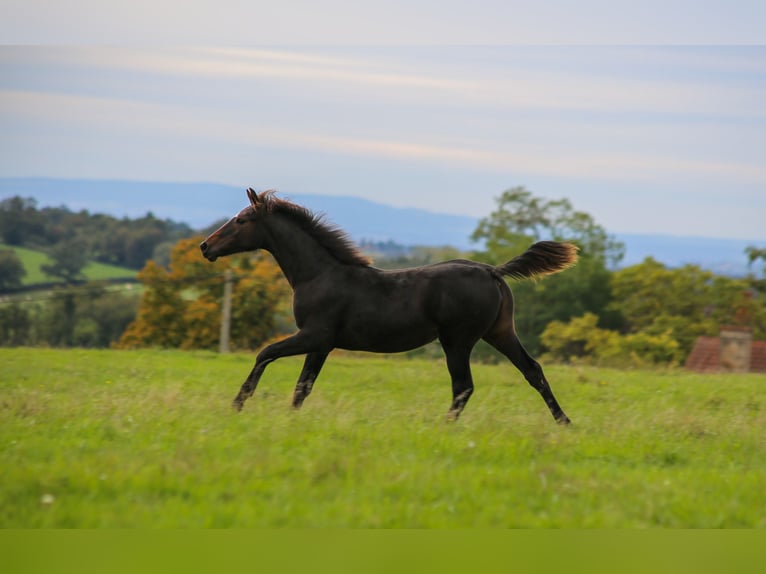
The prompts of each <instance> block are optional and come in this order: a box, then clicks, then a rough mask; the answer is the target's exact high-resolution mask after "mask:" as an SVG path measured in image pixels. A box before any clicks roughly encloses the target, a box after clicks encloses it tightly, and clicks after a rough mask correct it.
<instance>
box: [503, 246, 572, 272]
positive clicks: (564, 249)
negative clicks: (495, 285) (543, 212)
mask: <svg viewBox="0 0 766 574" xmlns="http://www.w3.org/2000/svg"><path fill="white" fill-rule="evenodd" d="M575 263H577V246H576V245H574V244H573V243H561V242H559V241H538V242H537V243H535V244H534V245H532V246H531V247H530V248H529V249H527V250H526V251H525V252H524V253H522V254H521V255H518V256H517V257H514V258H513V259H511V260H510V261H509V262H508V263H504V264H502V265H498V266H497V267H495V269H496V270H497V271H498V272H499V273H500V274H501V275H507V276H508V277H511V278H512V279H530V278H533V277H540V276H542V275H550V274H551V273H558V272H559V271H563V270H564V269H567V268H569V267H571V266H572V265H574V264H575Z"/></svg>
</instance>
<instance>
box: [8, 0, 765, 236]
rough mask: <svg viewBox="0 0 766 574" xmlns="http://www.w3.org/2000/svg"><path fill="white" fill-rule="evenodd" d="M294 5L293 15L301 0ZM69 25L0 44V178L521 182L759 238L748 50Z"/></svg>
mask: <svg viewBox="0 0 766 574" xmlns="http://www.w3.org/2000/svg"><path fill="white" fill-rule="evenodd" d="M4 3H5V4H8V2H4ZM33 3H34V2H33ZM11 4H13V2H11ZM70 4H71V2H70ZM80 4H89V6H90V8H91V9H93V10H96V9H97V6H98V5H99V3H92V2H91V3H88V2H86V1H85V0H83V1H82V2H80ZM297 4H299V5H300V6H298V8H299V9H301V10H303V12H301V11H300V10H298V12H295V14H300V15H301V17H300V18H299V22H303V23H304V24H303V26H304V27H306V26H307V25H306V21H307V20H306V18H308V20H309V21H310V20H311V18H310V16H311V9H310V6H311V5H312V4H311V3H297ZM331 4H332V3H331ZM448 4H449V2H448ZM454 4H455V6H456V7H457V6H458V4H460V5H462V4H461V3H454ZM492 4H494V3H492ZM698 4H699V3H698ZM702 4H703V5H704V4H705V3H704V2H703V3H702ZM132 5H134V7H135V6H136V3H133V4H132ZM142 5H143V4H142V3H141V2H138V4H137V6H138V8H135V9H136V10H138V11H139V12H140V10H141V9H142V8H141V6H142ZM391 6H392V8H391V11H390V12H388V13H387V14H389V15H388V16H385V15H383V13H381V18H383V19H386V18H389V19H390V18H391V16H390V14H392V13H396V11H397V10H400V11H401V9H402V6H400V5H399V4H398V3H393V4H392V5H391ZM497 6H498V7H499V6H500V4H498V5H497ZM498 9H499V8H498ZM147 10H148V8H147ZM133 13H134V12H132V11H131V12H130V14H133ZM460 13H461V12H460V11H459V10H458V11H457V12H456V13H452V16H451V18H452V19H454V18H455V17H456V16H459V14H460ZM130 14H128V15H126V17H128V16H130ZM424 14H425V12H424ZM53 16H55V14H53ZM638 16H641V14H639V15H638ZM51 17H52V16H51V15H50V14H49V15H48V17H47V18H48V20H46V22H47V21H50V19H51ZM271 17H272V19H273V18H274V16H273V14H272V16H271ZM347 17H351V18H353V17H355V13H351V16H348V15H347ZM358 17H361V16H358ZM128 19H129V18H128ZM466 19H467V20H466V21H467V23H468V24H470V25H469V26H467V27H466V30H468V32H469V33H474V32H475V30H480V29H481V28H480V26H479V24H478V22H474V21H473V20H471V19H470V17H468V16H467V15H466ZM450 22H451V20H450ZM450 22H448V23H447V24H448V25H453V24H454V26H455V27H457V26H458V22H454V23H452V24H450ZM490 22H491V23H488V24H487V25H486V27H485V28H484V29H485V30H487V31H488V34H489V35H488V38H490V40H491V38H492V33H494V34H497V32H498V24H497V23H496V22H494V21H490ZM30 23H32V24H34V23H35V22H33V21H32V20H30V18H29V17H27V19H26V20H24V19H23V18H22V19H20V20H19V26H21V27H22V28H23V26H24V25H31V24H30ZM36 23H37V24H38V25H41V26H42V25H43V24H44V23H43V21H42V20H41V21H40V22H36ZM698 25H699V26H702V24H698ZM709 25H710V27H711V29H712V23H710V24H709ZM749 25H750V24H749V23H745V24H743V26H745V29H744V32H743V33H745V32H747V30H749V28H747V26H749ZM558 26H560V25H558V24H557V27H558ZM306 29H307V30H308V29H309V28H306ZM440 30H442V31H443V29H441V28H440ZM10 32H12V30H10V29H9V28H8V27H6V30H4V31H3V33H4V34H5V37H6V38H10V39H11V40H12V41H16V38H15V37H14V36H13V34H11V33H10ZM463 32H464V33H465V30H464V31H463ZM83 33H84V34H85V36H84V38H85V39H84V41H83V45H81V46H78V47H62V46H58V45H42V46H36V47H28V46H3V47H0V176H1V177H18V176H46V177H67V178H110V179H138V180H157V181H181V182H194V181H208V182H218V183H226V184H233V185H236V186H239V187H242V188H245V187H247V186H253V187H255V188H258V189H266V188H276V189H278V190H280V191H283V192H285V193H287V194H289V193H316V194H333V195H354V196H359V197H365V198H368V199H373V200H376V201H381V202H384V203H387V204H391V205H395V206H411V207H422V208H428V209H432V210H435V211H442V212H448V213H464V214H469V215H474V216H483V215H486V214H488V213H489V212H490V211H491V210H492V209H493V207H494V198H495V197H496V196H497V195H498V194H499V193H500V192H502V191H503V190H504V189H506V188H509V187H513V186H517V185H524V186H526V187H527V188H528V189H530V190H531V191H532V192H533V193H535V194H536V195H540V196H544V197H548V198H551V199H555V198H560V197H568V198H570V199H571V201H572V202H573V204H574V205H575V207H576V208H577V209H580V210H583V211H587V212H589V213H591V214H592V215H594V217H595V218H596V220H597V221H598V222H599V223H601V224H603V225H605V226H606V227H607V228H608V229H609V230H610V231H612V232H641V233H670V234H676V235H701V236H712V237H730V238H740V239H750V240H760V241H763V240H766V225H764V221H766V105H764V102H766V47H764V46H740V47H731V46H720V45H717V46H716V45H709V46H704V47H674V46H666V47H652V46H649V47H647V46H622V47H610V46H566V47H564V46H550V45H549V46H541V45H536V46H519V45H502V44H501V43H499V42H497V43H495V44H492V43H490V44H489V45H472V46H467V45H463V46H455V45H453V46H449V45H448V44H449V42H448V41H444V40H443V41H442V42H436V43H434V45H422V44H421V45H418V44H417V43H414V42H412V43H410V44H408V45H407V46H401V45H399V46H397V45H386V43H385V42H379V45H378V46H376V47H370V46H364V45H362V44H363V42H361V41H360V42H359V43H358V44H357V45H345V46H343V47H338V46H331V45H328V44H326V43H325V44H323V45H314V46H311V47H306V46H305V45H301V44H299V43H297V42H295V43H293V44H292V45H287V44H285V43H284V42H280V41H278V40H277V39H276V38H274V39H272V40H271V41H270V42H269V41H268V38H267V41H266V42H265V43H263V44H261V45H252V44H250V45H245V44H246V43H244V42H243V43H241V44H240V47H224V46H225V45H226V43H225V42H219V45H217V46H216V45H214V44H212V45H205V46H202V45H200V44H194V43H191V44H188V43H187V46H189V47H183V48H181V47H177V46H175V45H171V46H168V45H167V44H164V45H163V44H161V43H158V42H148V43H147V45H144V46H141V45H138V46H137V47H117V46H103V45H99V46H93V45H89V42H94V41H98V38H95V37H88V36H87V32H83ZM307 33H308V32H307ZM91 34H93V32H91ZM48 39H49V40H51V41H52V42H56V41H58V37H57V36H55V35H54V36H53V37H50V38H48ZM169 40H170V42H171V43H175V42H176V41H183V38H175V37H171V38H169ZM724 40H725V39H724ZM17 41H19V42H25V39H24V38H23V37H20V38H19V39H18V40H17ZM62 41H64V40H62ZM187 42H188V41H187ZM233 43H236V42H233ZM228 45H231V44H228Z"/></svg>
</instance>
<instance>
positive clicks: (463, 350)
mask: <svg viewBox="0 0 766 574" xmlns="http://www.w3.org/2000/svg"><path fill="white" fill-rule="evenodd" d="M441 343H442V347H443V348H444V354H445V355H447V369H448V370H449V374H450V377H451V378H452V405H451V406H450V409H449V412H448V413H447V418H448V419H450V420H453V421H454V420H457V418H458V417H459V416H460V413H461V412H463V409H464V408H465V405H466V403H467V402H468V399H470V398H471V395H472V394H473V377H472V376H471V364H470V359H471V349H472V348H473V346H472V345H471V346H467V347H466V346H463V345H460V346H455V345H450V344H449V343H445V341H444V339H442V340H441Z"/></svg>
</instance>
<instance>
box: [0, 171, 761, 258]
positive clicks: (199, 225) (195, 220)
mask: <svg viewBox="0 0 766 574" xmlns="http://www.w3.org/2000/svg"><path fill="white" fill-rule="evenodd" d="M12 181H17V182H26V183H27V184H28V183H31V182H40V181H48V182H52V183H53V182H61V181H65V182H68V183H78V182H88V183H91V184H98V183H104V184H110V183H111V184H119V185H138V186H153V185H161V186H178V187H183V186H213V187H223V188H230V189H231V191H232V192H235V193H234V195H235V196H237V197H238V196H239V195H244V190H245V188H243V189H242V190H240V189H239V188H238V187H236V186H233V185H229V184H223V183H220V182H213V181H193V182H179V181H148V180H146V181H145V180H129V179H101V178H96V179H87V178H55V177H1V176H0V194H2V193H3V190H4V188H6V186H7V185H8V182H12ZM265 189H266V188H263V189H261V188H256V191H264V190H265ZM275 191H276V193H277V195H278V196H280V197H282V198H284V199H288V200H290V198H291V195H290V194H286V193H282V192H281V191H279V190H275ZM503 191H504V190H503ZM500 193H502V192H498V195H500ZM14 195H20V196H21V197H23V198H25V199H26V198H32V199H34V200H35V202H36V203H37V207H38V208H45V207H51V208H58V207H63V208H66V209H68V210H70V211H72V212H77V211H80V210H83V209H84V210H86V211H88V212H89V213H90V214H91V215H97V214H103V215H111V216H114V217H128V218H131V219H132V218H136V217H143V216H144V215H147V214H149V213H152V215H154V216H155V217H158V218H160V219H169V220H172V221H173V222H175V223H183V224H186V225H189V226H190V227H192V229H195V230H200V229H203V228H205V227H208V226H209V225H211V224H212V223H215V222H216V221H219V220H221V219H224V218H228V217H231V216H233V215H234V214H235V212H236V211H237V210H238V209H239V208H241V207H246V201H244V200H243V201H241V202H240V203H241V206H239V208H237V207H234V208H232V209H230V210H229V211H226V212H225V213H224V211H221V215H220V216H219V217H215V216H214V217H213V218H212V219H209V218H206V219H204V220H202V219H200V218H199V217H192V218H191V220H185V219H184V217H183V216H178V215H173V214H172V213H170V212H168V211H164V210H163V209H161V208H162V206H160V211H159V212H155V210H154V209H152V207H151V206H150V207H149V208H147V209H146V210H141V209H133V210H129V211H122V212H120V211H119V210H118V208H115V209H112V210H109V209H104V208H103V207H102V208H99V207H88V205H89V203H87V202H84V201H83V200H82V199H77V200H75V201H74V202H71V201H70V202H69V203H67V202H64V201H57V200H53V199H47V197H48V194H47V193H43V196H44V197H45V198H46V199H43V200H42V201H41V199H40V198H39V197H35V196H34V194H32V195H30V194H28V193H27V194H24V193H20V194H19V193H10V194H8V193H7V192H5V193H4V194H3V195H0V200H4V199H7V198H10V197H13V196H14ZM292 196H295V197H299V198H301V199H304V198H309V197H314V198H317V199H319V200H322V199H349V200H362V201H367V202H370V203H371V204H374V205H380V206H381V207H386V208H390V209H396V210H413V211H416V212H425V213H428V214H433V215H438V216H457V217H464V218H470V219H474V220H475V221H476V222H478V221H479V219H481V218H482V217H486V216H488V215H489V213H487V214H486V215H484V216H471V215H466V214H460V213H449V212H445V211H440V210H439V209H436V208H429V207H425V208H420V207H399V206H396V205H391V204H389V203H386V202H385V200H382V199H368V198H366V197H362V196H358V195H328V194H320V193H297V194H292ZM546 199H549V198H546ZM574 207H575V209H577V206H574ZM155 208H156V206H155ZM204 209H207V208H204ZM316 213H320V214H323V215H325V216H326V217H327V218H328V219H329V220H330V221H332V212H327V211H324V210H322V209H318V210H316ZM596 223H597V224H600V223H599V222H596ZM604 229H605V231H606V232H607V233H609V234H610V235H614V236H628V237H630V236H635V237H652V238H663V237H668V238H675V239H701V240H720V241H730V242H742V241H745V242H747V241H751V242H753V243H754V244H755V243H758V242H759V241H762V240H760V239H757V238H752V237H721V236H712V235H689V234H680V233H672V232H669V233H641V232H621V231H614V230H612V229H609V228H608V227H605V226H604ZM392 240H394V241H395V238H392Z"/></svg>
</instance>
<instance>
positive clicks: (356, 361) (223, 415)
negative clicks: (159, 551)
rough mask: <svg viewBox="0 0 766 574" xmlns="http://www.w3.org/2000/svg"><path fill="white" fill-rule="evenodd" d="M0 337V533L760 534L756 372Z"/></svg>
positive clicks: (765, 480) (762, 387)
mask: <svg viewBox="0 0 766 574" xmlns="http://www.w3.org/2000/svg"><path fill="white" fill-rule="evenodd" d="M253 361H254V355H251V354H233V355H217V354H214V353H209V352H176V351H85V350H69V351H65V350H52V349H47V350H46V349H0V365H1V367H0V445H2V446H1V447H0V469H2V477H3V478H2V481H0V528H97V529H99V528H138V527H150V528H198V527H215V528H230V527H244V528H280V527H299V528H301V527H341V528H343V527H361V528H367V527H369V528H405V527H406V528H537V527H563V528H612V527H638V528H655V527H663V528H667V527H669V528H699V527H704V528H710V527H712V528H739V527H747V528H753V527H755V528H763V527H766V488H764V485H765V484H766V375H723V374H721V375H697V374H690V373H687V372H684V371H681V370H667V371H617V370H608V369H598V368H586V367H569V366H552V365H545V364H544V365H543V366H544V367H545V368H546V373H547V375H548V379H549V380H550V381H551V385H552V386H553V390H554V392H555V393H556V396H557V398H558V399H559V401H560V402H561V404H562V407H563V408H564V409H565V410H566V412H567V414H569V416H570V417H571V418H572V421H573V424H572V425H571V426H570V427H561V426H559V425H557V424H555V422H554V420H553V418H552V417H551V415H550V413H549V412H548V409H547V408H546V406H545V404H544V403H543V401H542V399H541V398H540V396H539V395H538V394H537V392H535V391H534V390H533V389H532V388H531V387H529V385H527V383H526V382H525V381H524V380H523V378H522V377H521V375H520V374H519V373H518V372H517V371H516V370H515V369H513V367H512V366H511V365H510V364H507V365H506V364H501V365H480V364H476V365H474V379H475V381H476V392H475V394H474V396H473V397H472V399H471V401H470V403H469V404H468V406H467V407H466V410H465V412H464V413H463V414H462V416H461V418H460V419H459V420H458V421H457V422H455V423H448V422H446V420H445V418H446V417H445V415H446V412H447V409H448V407H449V405H450V400H451V393H450V384H449V377H448V374H447V370H446V367H445V365H444V363H443V361H431V360H417V359H405V358H393V357H373V356H359V355H348V354H334V355H333V356H331V357H330V359H329V360H328V362H327V365H326V366H325V369H324V370H323V371H322V374H321V376H320V377H319V379H318V381H317V383H316V386H315V388H314V392H313V394H312V395H311V396H310V397H309V398H308V399H307V400H306V403H305V405H304V406H303V409H302V410H300V411H293V410H292V409H291V408H290V401H291V398H292V391H293V387H294V384H295V381H296V379H297V377H298V373H299V372H300V368H301V364H302V362H301V359H300V358H289V359H281V360H279V361H277V362H276V363H274V364H272V365H270V366H269V368H268V369H267V370H266V374H265V375H264V377H263V379H262V381H261V384H260V386H259V387H258V390H257V391H256V393H255V395H254V396H253V398H252V399H251V400H250V401H248V403H247V404H246V405H245V408H244V410H243V411H242V412H241V413H239V414H236V413H234V412H233V411H232V409H231V407H230V403H231V400H232V398H233V397H234V395H235V394H236V392H237V390H238V389H239V386H240V384H241V383H242V380H243V379H244V377H245V376H246V375H247V373H248V372H249V369H250V368H251V367H252V364H253Z"/></svg>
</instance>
